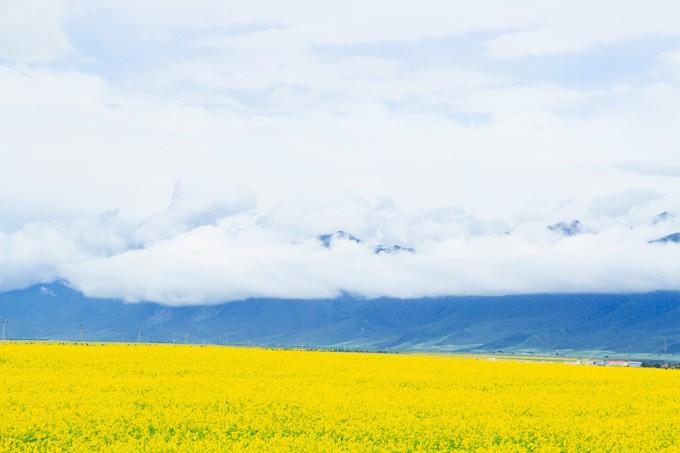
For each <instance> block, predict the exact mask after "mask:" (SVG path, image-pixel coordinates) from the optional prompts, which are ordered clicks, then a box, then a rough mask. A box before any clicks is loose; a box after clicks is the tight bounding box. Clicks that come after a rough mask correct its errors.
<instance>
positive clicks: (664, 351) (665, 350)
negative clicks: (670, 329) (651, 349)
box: [663, 337, 668, 354]
mask: <svg viewBox="0 0 680 453" xmlns="http://www.w3.org/2000/svg"><path fill="white" fill-rule="evenodd" d="M663 353H664V354H668V337H663Z"/></svg>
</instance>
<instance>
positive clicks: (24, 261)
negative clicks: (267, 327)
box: [0, 0, 680, 303]
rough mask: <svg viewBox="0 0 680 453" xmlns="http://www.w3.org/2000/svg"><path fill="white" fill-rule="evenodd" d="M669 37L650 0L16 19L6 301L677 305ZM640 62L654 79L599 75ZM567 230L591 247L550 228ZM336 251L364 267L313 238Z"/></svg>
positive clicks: (7, 139)
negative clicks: (607, 299) (564, 294)
mask: <svg viewBox="0 0 680 453" xmlns="http://www.w3.org/2000/svg"><path fill="white" fill-rule="evenodd" d="M678 17H680V14H678V7H677V6H676V5H675V3H670V2H662V1H660V2H651V3H650V2H646V3H641V2H628V3H623V4H622V3H620V2H608V1H607V2H599V3H597V4H593V3H592V2H588V3H586V2H575V3H574V2H572V3H569V4H568V5H567V4H557V3H551V2H539V1H526V2H519V3H517V2H514V3H512V4H510V3H508V2H501V1H489V2H476V3H475V4H471V3H469V2H468V3H465V2H454V3H452V2H448V1H428V2H424V3H419V4H418V7H414V5H413V4H412V3H403V2H394V1H390V2H386V1H385V2H383V1H378V2H370V3H368V4H366V3H365V2H363V3H359V2H356V3H352V2H350V3H347V2H343V3H335V4H320V3H318V2H302V1H300V2H297V1H296V2H286V3H277V2H267V1H263V2H240V3H233V2H232V3H226V2H222V1H206V2H198V3H197V2H193V1H149V2H137V1H128V0H121V1H118V0H117V1H110V0H96V1H92V2H89V1H88V2H82V1H78V0H68V1H65V2H49V3H39V2H33V1H31V2H9V3H7V2H5V3H3V4H2V6H0V136H1V137H2V140H0V213H1V214H2V215H1V216H0V231H2V232H3V233H1V235H0V275H1V276H2V279H1V280H0V289H2V290H5V289H11V288H17V287H21V286H25V285H29V284H32V283H36V282H45V281H49V280H51V279H56V278H66V279H68V280H69V281H71V283H72V284H73V285H75V286H76V287H79V288H82V289H83V290H85V291H86V292H88V294H92V295H109V296H121V297H126V298H128V299H131V300H138V299H154V300H158V301H162V302H167V303H196V302H201V301H210V302H212V301H218V300H231V299H234V298H242V297H257V296H262V297H264V296H267V297H269V296H271V297H330V296H332V295H334V294H336V293H337V292H338V291H340V290H348V291H354V292H357V293H361V294H364V295H367V296H379V295H395V296H400V297H407V296H415V295H433V294H445V293H466V294H468V293H503V292H525V291H549V290H550V291H552V290H556V291H558V290H565V291H566V290H574V291H585V290H594V291H595V290H598V291H599V290H644V289H655V288H667V289H668V288H677V287H678V279H677V277H675V276H674V274H673V273H672V272H671V270H672V263H673V259H674V257H675V256H677V253H678V252H677V249H675V248H672V247H667V248H661V247H649V246H648V244H647V241H648V240H649V239H654V238H655V237H659V236H662V235H663V234H667V233H670V232H673V228H677V229H680V225H676V224H674V223H673V222H670V223H668V222H664V223H663V224H660V225H657V226H654V227H652V226H650V224H649V222H650V219H652V218H653V217H654V216H655V215H656V214H658V213H659V212H662V211H665V210H669V211H674V212H680V195H676V193H677V187H676V186H677V179H676V178H673V177H672V176H677V175H678V174H680V172H679V171H678V162H679V154H678V148H677V143H679V142H680V131H679V130H678V128H677V127H676V126H677V124H678V122H679V121H680V110H678V107H677V106H678V105H680V85H679V84H680V79H678V77H677V67H676V66H677V55H676V54H677V48H679V47H680V46H678V43H677V42H676V41H673V39H677V38H676V37H677V36H678V35H679V32H678V30H680V27H679V26H678V25H679V24H678V23H677V20H678ZM646 39H649V42H647V41H645V42H647V44H645V45H641V47H640V49H642V50H640V49H638V50H637V52H638V53H640V52H641V53H643V54H644V58H638V59H637V60H636V59H635V56H634V55H632V54H633V52H631V56H630V57H628V56H626V57H621V56H620V55H618V54H616V53H615V52H614V53H612V54H608V53H607V46H612V45H617V44H620V45H628V43H631V44H635V43H637V44H639V43H640V42H642V41H644V40H646ZM666 41H668V42H666ZM645 46H647V47H645ZM614 47H615V46H614ZM593 49H595V50H599V51H602V52H603V57H604V61H607V62H609V61H610V60H608V59H607V58H610V59H611V64H609V63H606V64H605V63H603V64H602V66H601V67H600V68H598V69H599V70H601V71H599V72H605V73H607V76H606V77H603V78H602V79H601V80H600V79H598V81H597V83H594V82H593V81H592V80H580V77H581V76H580V75H578V74H580V73H579V72H578V71H576V72H569V69H574V68H576V69H579V68H580V66H579V64H580V65H585V66H588V68H586V69H593V71H594V70H595V68H590V65H593V62H592V59H588V58H587V55H586V56H584V55H585V52H587V51H589V50H593ZM603 49H604V50H603ZM610 50H611V49H610ZM564 54H569V55H568V58H567V57H565V55H564ZM617 55H618V56H617ZM626 55H627V54H626ZM526 56H533V57H534V58H532V59H523V57H526ZM543 56H551V59H550V60H542V57H543ZM580 57H583V60H580V59H579V58H580ZM563 58H567V59H563ZM590 58H592V55H591V56H590ZM622 58H623V59H622ZM574 61H577V63H578V64H576V65H575V66H574ZM527 62H528V63H527ZM529 63H530V64H531V67H528V66H527V65H528V64H529ZM614 63H620V65H621V67H620V68H619V67H618V66H617V64H614ZM522 65H525V66H522ZM547 65H550V66H551V67H550V68H547V69H546V67H547ZM552 65H555V67H556V68H560V69H559V70H555V69H553V68H552ZM570 65H572V66H570ZM561 68H566V69H565V71H562V70H561ZM581 69H583V68H581ZM584 72H585V73H588V71H584ZM546 73H547V74H548V75H546ZM598 75H599V74H598ZM583 77H586V76H583ZM575 82H580V83H575ZM621 162H624V163H621ZM177 181H181V182H180V184H179V186H177V187H176V186H175V184H176V182H177ZM256 200H257V203H256ZM111 210H116V211H115V212H116V214H115V215H113V214H107V215H100V214H99V213H101V212H110V211H111ZM573 219H579V220H581V221H582V222H583V223H584V224H585V225H586V226H587V227H588V228H590V229H592V230H593V231H595V232H597V235H596V236H594V237H590V236H588V237H578V238H571V239H569V240H563V239H562V238H560V237H559V236H556V235H554V234H552V233H550V232H549V231H547V230H546V228H545V226H546V225H548V224H553V223H556V222H560V221H571V220H573ZM630 225H636V226H637V228H635V229H633V230H630V229H629V228H628V226H630ZM337 229H344V230H347V231H349V232H351V233H353V234H356V235H358V236H360V237H362V238H363V239H364V240H365V241H366V244H364V246H363V247H358V246H353V245H351V244H347V247H344V248H341V249H334V250H332V251H329V250H326V249H324V248H322V247H320V246H319V244H318V243H317V242H316V241H315V239H314V238H315V236H316V235H318V234H321V233H328V232H332V231H335V230H337ZM506 231H510V232H511V235H509V236H505V235H504V234H503V233H505V232H506ZM377 244H386V245H389V244H400V245H404V246H413V247H415V248H416V250H417V253H415V254H413V255H411V254H394V255H389V256H383V255H379V256H378V255H375V254H373V253H372V251H371V247H373V246H375V245H377ZM635 257H639V259H633V258H635ZM631 263H634V265H632V264H631ZM624 265H628V266H629V267H627V268H626V267H624Z"/></svg>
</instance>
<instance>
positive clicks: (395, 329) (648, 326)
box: [0, 283, 680, 353]
mask: <svg viewBox="0 0 680 453" xmlns="http://www.w3.org/2000/svg"><path fill="white" fill-rule="evenodd" d="M0 316H1V317H4V318H5V319H7V326H6V327H7V335H8V337H9V338H17V339H29V338H41V339H53V340H78V339H79V338H80V335H81V334H82V336H83V339H85V340H99V341H137V340H138V339H139V338H141V339H142V341H152V342H173V341H174V342H193V343H228V344H252V345H281V346H307V347H350V348H376V349H386V350H407V351H498V350H503V351H534V352H552V351H557V350H562V351H565V350H566V351H593V350H597V351H614V352H630V353H633V352H635V353H663V352H664V351H666V352H668V353H680V293H677V292H655V293H647V294H628V295H616V294H581V295H578V294H569V295H556V294H552V295H551V294H534V295H521V296H497V297H442V298H421V299H411V300H400V299H387V298H381V299H374V300H365V299H358V298H353V297H350V296H348V295H344V296H342V297H340V298H337V299H333V300H277V299H257V300H247V301H241V302H231V303H225V304H218V305H205V306H191V307H169V306H164V305H160V304H156V303H134V304H131V303H124V302H122V301H120V300H113V299H91V298H88V297H85V296H83V295H82V294H81V293H79V292H77V291H74V290H72V289H70V288H69V287H67V286H66V285H64V284H59V283H56V284H51V285H42V286H34V287H31V288H28V289H24V290H19V291H11V292H6V293H0ZM81 325H82V331H81V329H80V328H81Z"/></svg>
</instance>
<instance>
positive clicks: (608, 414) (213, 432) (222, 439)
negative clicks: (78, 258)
mask: <svg viewBox="0 0 680 453" xmlns="http://www.w3.org/2000/svg"><path fill="white" fill-rule="evenodd" d="M0 376H1V379H0V414H1V417H0V449H1V450H3V451H23V450H27V451H49V452H52V451H83V450H88V451H115V452H134V451H201V452H202V451H241V450H249V451H267V452H269V451H289V450H291V451H361V452H364V451H380V452H383V451H635V452H647V451H658V450H667V451H680V372H676V371H667V370H657V369H616V368H597V367H586V366H575V365H568V364H551V363H522V362H517V361H500V360H499V361H490V360H484V359H475V358H457V357H445V356H415V355H383V354H358V353H329V352H304V351H273V350H263V349H238V348H225V347H198V346H193V347H192V346H170V345H168V346H151V345H94V344H93V345H57V344H11V343H7V344H1V345H0Z"/></svg>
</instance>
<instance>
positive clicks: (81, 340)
mask: <svg viewBox="0 0 680 453" xmlns="http://www.w3.org/2000/svg"><path fill="white" fill-rule="evenodd" d="M84 333H85V326H83V323H82V322H81V323H80V342H81V343H82V342H83V338H84V335H83V334H84Z"/></svg>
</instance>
